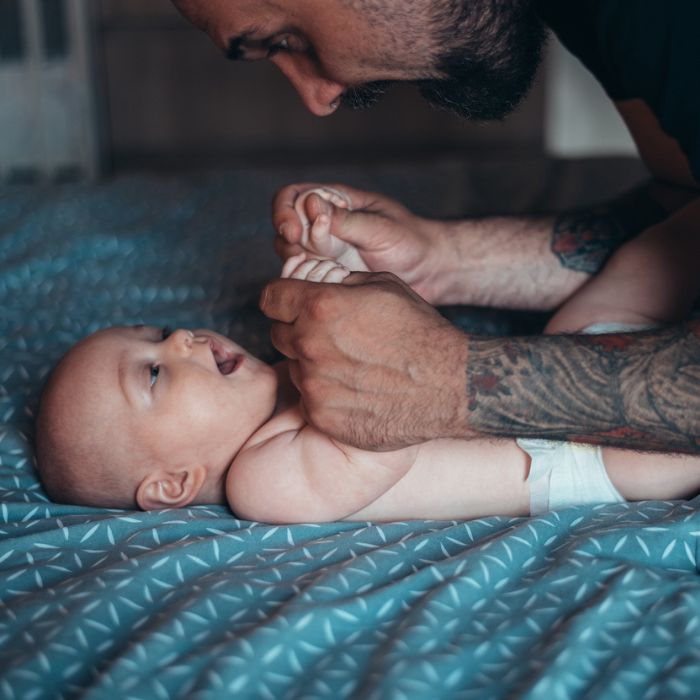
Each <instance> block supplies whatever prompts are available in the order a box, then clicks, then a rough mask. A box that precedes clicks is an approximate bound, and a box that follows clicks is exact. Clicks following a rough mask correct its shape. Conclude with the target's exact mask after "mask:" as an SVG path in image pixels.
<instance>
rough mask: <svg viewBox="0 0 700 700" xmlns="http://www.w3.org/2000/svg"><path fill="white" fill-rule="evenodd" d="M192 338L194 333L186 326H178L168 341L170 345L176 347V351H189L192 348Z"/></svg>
mask: <svg viewBox="0 0 700 700" xmlns="http://www.w3.org/2000/svg"><path fill="white" fill-rule="evenodd" d="M193 340H194V333H192V331H188V330H187V329H186V328H178V329H177V330H176V331H174V332H173V333H172V335H171V336H170V338H168V341H169V342H170V344H171V345H172V346H174V347H175V348H176V350H177V351H178V352H185V353H189V352H190V351H191V350H192V342H193Z"/></svg>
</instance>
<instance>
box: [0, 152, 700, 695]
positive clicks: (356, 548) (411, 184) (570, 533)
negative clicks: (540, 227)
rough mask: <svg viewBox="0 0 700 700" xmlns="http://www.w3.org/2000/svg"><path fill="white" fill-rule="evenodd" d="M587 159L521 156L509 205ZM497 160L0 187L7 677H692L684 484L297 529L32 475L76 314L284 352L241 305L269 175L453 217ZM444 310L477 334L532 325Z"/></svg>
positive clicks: (253, 285) (96, 685)
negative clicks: (547, 505)
mask: <svg viewBox="0 0 700 700" xmlns="http://www.w3.org/2000/svg"><path fill="white" fill-rule="evenodd" d="M591 167H593V166H590V165H587V166H581V165H579V166H571V167H568V166H567V167H566V168H564V169H562V168H563V166H562V165H561V164H556V163H555V164H546V165H541V164H537V165H528V164H519V165H518V164H516V166H514V167H510V168H509V172H510V173H511V174H512V175H511V179H510V180H509V181H508V182H507V183H506V185H507V186H508V187H509V188H510V190H509V191H510V192H512V194H513V197H512V198H511V200H509V202H510V206H511V207H512V208H513V209H514V210H517V209H522V210H525V209H526V208H528V207H531V208H532V207H537V206H545V204H546V203H553V205H559V204H561V203H562V202H566V201H567V200H569V201H571V200H573V199H575V198H576V197H577V196H579V195H580V193H581V192H582V187H580V186H579V187H578V189H577V187H576V186H575V183H576V181H577V178H579V179H580V178H581V177H583V180H581V181H582V182H588V181H589V180H588V178H589V177H590V168H591ZM596 167H597V166H596ZM625 167H626V166H625ZM533 168H535V169H537V168H539V170H537V173H538V174H539V176H540V177H539V183H540V188H542V187H544V189H545V194H546V195H547V196H545V195H544V194H543V193H542V191H541V189H538V188H537V187H535V186H534V185H533V184H532V182H533V180H536V179H537V178H533ZM586 168H588V170H587V169H586ZM503 172H504V168H503V165H502V164H501V165H500V166H499V164H490V165H488V164H487V165H486V166H484V167H482V168H477V167H476V166H473V165H471V164H464V163H461V162H450V163H437V164H435V163H433V164H420V165H416V166H414V167H413V168H407V167H406V166H405V165H396V166H383V167H378V168H370V167H359V166H357V167H346V168H344V169H333V168H326V169H325V170H324V169H321V170H320V171H315V172H313V173H309V172H305V171H294V170H284V169H278V170H275V171H274V172H270V171H266V170H265V169H255V168H241V169H239V170H234V171H227V172H218V173H212V172H210V173H201V174H196V175H189V176H180V177H158V176H144V175H134V176H124V177H121V178H117V179H114V180H111V181H109V182H105V183H101V184H83V185H62V186H48V185H47V186H34V187H12V188H10V187H6V188H0V696H2V697H3V698H8V699H11V700H20V699H23V700H38V699H39V698H78V697H80V698H89V699H95V700H97V699H98V698H110V699H112V698H133V699H150V698H156V699H161V700H167V699H169V698H197V699H202V700H204V699H209V698H212V699H213V698H221V697H235V698H251V699H252V698H256V699H257V698H266V699H267V698H269V699H270V700H280V699H281V698H332V699H333V700H337V699H339V698H371V699H376V700H380V699H381V700H385V699H387V698H390V699H393V698H396V699H397V700H398V699H404V698H431V699H432V698H475V699H477V698H478V699H479V700H481V699H484V698H493V699H503V700H505V699H506V698H509V699H510V698H528V699H531V700H535V699H537V700H553V699H562V700H564V699H570V698H571V699H574V698H615V699H616V700H618V699H625V698H630V700H639V699H641V698H644V699H645V700H652V699H658V700H668V699H669V698H695V697H697V696H698V690H697V687H698V681H700V579H699V577H698V573H697V557H698V546H697V543H698V537H700V515H699V514H698V505H700V500H698V499H696V500H695V501H690V502H685V501H676V502H657V501H653V502H642V503H634V504H616V505H607V506H585V507H574V508H568V509H565V510H561V511H556V512H551V513H546V514H544V515H541V516H538V517H533V518H504V517H490V518H482V519H479V520H471V521H448V522H444V521H410V522H395V523H383V524H380V523H369V522H368V523H330V524H315V523H308V524H302V525H294V526H289V527H287V526H279V525H276V526H269V525H265V524H261V523H254V522H248V521H244V520H240V519H237V518H236V517H235V516H234V515H233V514H232V513H230V512H229V511H228V510H227V509H226V508H224V507H220V506H211V507H206V506H198V507H191V508H185V509H179V510H165V511H158V512H150V513H143V512H137V511H121V510H104V509H94V508H84V507H76V506H66V505H57V504H53V503H51V502H49V500H48V499H47V497H46V495H45V494H44V492H43V491H42V489H41V486H40V484H39V482H38V480H37V476H36V473H35V469H34V462H33V447H32V442H33V416H34V413H35V411H36V406H37V399H38V395H39V392H40V389H41V385H42V383H43V381H44V380H45V378H46V377H47V375H48V373H49V372H50V369H51V367H52V366H53V365H54V364H55V362H56V361H57V359H58V358H59V357H60V356H61V355H62V353H64V352H65V351H66V350H67V348H68V347H70V345H71V344H72V343H73V342H75V341H76V340H77V339H78V338H80V337H82V336H83V335H85V334H86V333H89V332H91V331H93V330H96V329H98V328H101V327H104V326H107V325H111V324H118V323H148V324H156V325H165V324H169V325H171V326H175V327H177V326H186V327H195V326H199V327H201V326H207V327H211V328H214V329H215V330H218V331H220V332H223V333H226V334H229V335H231V337H234V338H236V339H237V340H239V341H240V342H242V344H244V345H246V346H247V347H248V348H250V349H251V350H253V351H254V352H256V353H257V354H259V355H261V356H262V357H264V358H265V359H270V360H271V359H274V358H275V352H274V349H273V348H272V347H271V346H270V344H269V340H268V337H267V332H268V324H267V321H266V320H265V319H264V318H263V317H262V316H261V315H260V313H259V312H258V310H257V303H256V302H257V296H258V293H259V291H260V288H261V286H262V285H263V284H264V282H265V280H267V279H269V278H270V277H272V276H274V275H275V274H277V273H278V270H279V264H278V262H277V260H276V259H275V256H274V254H273V252H272V249H271V240H272V231H271V228H270V224H269V215H268V209H269V200H270V197H271V195H272V193H273V192H274V190H275V189H276V188H277V187H279V186H281V185H282V184H285V183H286V182H289V181H292V180H293V179H310V177H314V178H315V179H319V180H324V181H325V180H328V181H337V180H340V181H347V182H350V183H351V184H355V185H358V186H364V187H366V188H368V189H377V190H383V191H386V192H389V193H390V194H393V195H396V196H400V197H402V198H403V200H404V201H405V202H407V203H409V204H411V205H412V206H413V207H414V208H415V209H416V210H418V211H422V212H425V213H428V212H435V213H438V214H440V215H443V216H458V215H461V214H463V213H465V211H466V212H472V213H480V212H483V211H485V210H487V209H488V207H489V206H491V205H494V206H495V205H496V204H498V201H496V200H497V199H498V200H499V201H501V202H502V201H504V200H503V198H502V197H498V198H495V197H493V196H492V198H491V199H492V201H491V204H489V201H488V196H485V194H484V193H486V194H487V195H488V193H490V192H491V189H490V185H489V182H491V183H493V182H496V181H499V179H500V181H502V180H503V175H502V174H503ZM600 172H601V173H603V174H604V175H603V176H602V179H604V178H605V176H609V173H610V172H611V171H610V166H608V165H603V166H601V170H600ZM624 172H625V173H627V172H628V171H627V170H625V171H624ZM319 175H320V177H319ZM610 177H611V176H610ZM489 178H491V179H490V180H489ZM622 179H624V178H621V179H620V181H616V182H615V183H613V184H614V185H615V186H617V185H619V184H620V182H621V180H622ZM600 181H601V178H598V180H597V182H598V183H600ZM577 192H578V193H579V195H577ZM586 194H587V195H588V196H590V195H591V193H590V191H588V190H586ZM547 197H548V198H547ZM450 314H451V316H452V317H453V319H454V320H457V321H458V322H459V323H460V325H463V326H464V327H465V328H467V329H471V330H476V331H478V332H491V333H501V332H503V333H505V332H512V331H513V329H514V328H515V329H516V330H518V329H520V328H521V327H524V326H527V325H529V326H531V327H533V328H534V327H535V326H536V325H537V323H538V319H537V318H534V319H533V318H530V317H528V318H523V317H522V316H519V317H518V316H516V317H512V316H505V315H502V314H500V315H499V314H497V313H493V312H485V311H483V310H462V311H459V312H457V311H455V310H454V309H453V310H450ZM484 468H485V469H487V468H488V465H487V464H485V465H484Z"/></svg>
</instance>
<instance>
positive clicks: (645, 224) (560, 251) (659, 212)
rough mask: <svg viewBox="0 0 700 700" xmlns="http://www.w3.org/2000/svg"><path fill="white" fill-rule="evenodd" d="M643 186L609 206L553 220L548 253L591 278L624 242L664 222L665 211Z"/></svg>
mask: <svg viewBox="0 0 700 700" xmlns="http://www.w3.org/2000/svg"><path fill="white" fill-rule="evenodd" d="M650 189H651V186H650V185H645V186H643V187H640V188H639V189H636V190H634V191H633V192H630V193H628V194H627V195H625V196H623V197H621V198H620V199H618V200H616V201H614V202H611V203H610V204H605V205H600V206H597V207H592V208H588V209H581V210H577V211H572V212H566V213H564V214H560V215H559V216H558V217H557V218H556V219H555V221H554V227H553V231H552V240H551V250H552V253H554V255H555V256H556V257H557V259H558V260H559V262H560V263H561V265H562V266H563V267H566V268H568V269H570V270H576V271H578V272H585V273H588V274H591V275H594V274H596V273H597V272H598V271H600V270H601V269H602V267H603V265H604V264H605V263H606V261H607V260H608V258H609V257H610V256H611V255H612V254H613V253H614V252H615V250H616V249H617V248H619V247H620V246H621V245H622V244H623V243H624V242H625V241H628V240H630V239H631V238H634V237H635V236H636V235H638V234H640V233H641V232H642V231H644V230H645V229H647V228H649V227H650V226H653V225H654V224H657V223H659V222H660V221H663V219H665V218H666V216H667V213H668V212H667V210H666V209H664V208H663V207H662V206H661V205H660V204H658V203H657V201H656V200H655V199H654V198H653V197H652V196H651V194H650Z"/></svg>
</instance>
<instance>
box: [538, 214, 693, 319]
mask: <svg viewBox="0 0 700 700" xmlns="http://www.w3.org/2000/svg"><path fill="white" fill-rule="evenodd" d="M672 223H673V222H672V221H671V220H670V222H669V223H667V224H666V225H665V226H657V227H654V228H652V229H649V230H647V231H645V232H644V233H642V234H641V235H640V236H638V237H637V238H635V239H633V240H631V241H629V242H627V243H626V244H625V245H623V246H622V247H621V248H620V249H619V250H617V251H616V253H615V254H614V255H613V256H612V257H611V258H610V260H609V261H608V263H607V264H606V265H605V267H604V268H603V270H602V271H601V272H600V273H599V274H598V275H597V276H596V277H594V278H592V279H591V280H589V281H588V282H587V283H586V284H585V285H584V286H583V287H582V288H581V289H580V290H579V291H578V292H577V293H576V294H574V295H573V296H572V297H571V299H569V301H567V302H566V303H565V304H564V306H562V308H561V309H560V310H559V311H558V312H557V313H556V314H555V315H554V317H553V318H552V319H551V320H550V322H549V323H548V324H547V328H546V329H545V333H567V332H569V333H570V332H576V331H579V330H581V329H583V328H586V327H587V326H590V325H592V324H596V323H618V324H624V325H633V326H647V327H648V326H655V325H660V324H662V323H671V322H675V321H679V320H682V319H683V318H685V317H686V316H687V314H688V313H689V312H690V310H691V308H692V305H693V301H694V300H695V299H696V298H697V296H698V294H700V236H697V235H696V234H695V232H694V231H691V232H690V234H688V233H686V232H685V229H683V228H682V227H673V226H672Z"/></svg>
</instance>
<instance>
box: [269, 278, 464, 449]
mask: <svg viewBox="0 0 700 700" xmlns="http://www.w3.org/2000/svg"><path fill="white" fill-rule="evenodd" d="M260 306H261V308H262V310H263V312H264V313H265V314H266V315H267V316H269V317H270V318H272V319H273V320H275V321H276V323H275V324H274V325H273V327H272V342H273V343H274V345H275V347H276V348H277V349H278V350H279V351H280V352H282V353H283V354H284V355H286V356H287V357H289V358H290V360H291V362H290V375H291V378H292V381H293V382H294V384H295V385H296V387H297V388H298V389H299V391H300V393H301V395H302V407H303V410H304V412H305V414H306V418H307V419H308V421H309V422H310V423H311V424H312V425H314V426H315V427H316V428H318V429H319V430H321V431H322V432H324V433H326V434H327V435H330V436H331V437H333V438H335V439H337V440H339V441H340V442H343V443H345V444H349V445H353V446H355V447H359V448H362V449H369V450H391V449H398V448H400V447H405V446H407V445H411V444H415V443H418V442H423V441H425V440H429V439H432V438H436V437H443V436H460V437H468V429H467V425H466V409H467V406H466V401H465V391H466V366H467V338H466V337H465V336H464V335H463V334H462V333H461V332H460V331H458V330H457V329H456V328H454V327H453V326H452V325H451V324H450V323H448V322H447V321H445V319H443V318H442V317H441V316H440V315H439V314H438V313H437V312H436V311H435V310H434V309H433V308H432V307H431V306H430V305H429V304H427V303H426V302H425V301H424V300H423V299H421V298H420V297H419V296H418V295H417V294H415V293H414V292H413V291H412V290H411V289H410V288H409V287H407V286H406V285H405V284H403V283H402V282H401V281H400V280H398V279H397V278H396V277H394V276H393V275H391V274H388V273H378V274H372V273H353V274H352V275H350V276H349V277H348V278H347V279H346V280H345V281H344V282H343V283H342V284H318V283H314V282H307V281H300V280H297V279H284V280H283V279H280V280H274V281H273V282H271V283H270V284H268V285H267V287H266V288H265V289H264V291H263V294H262V297H261V302H260Z"/></svg>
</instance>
